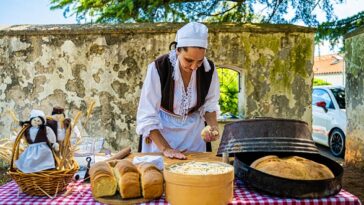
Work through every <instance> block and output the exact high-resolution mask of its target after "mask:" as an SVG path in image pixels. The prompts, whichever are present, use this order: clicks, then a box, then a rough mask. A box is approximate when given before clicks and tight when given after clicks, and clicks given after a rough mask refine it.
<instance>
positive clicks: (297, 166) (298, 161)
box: [250, 155, 335, 180]
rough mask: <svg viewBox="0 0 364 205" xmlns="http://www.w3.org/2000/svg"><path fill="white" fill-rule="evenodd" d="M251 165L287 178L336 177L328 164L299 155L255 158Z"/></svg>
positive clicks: (319, 178) (315, 178) (312, 178)
mask: <svg viewBox="0 0 364 205" xmlns="http://www.w3.org/2000/svg"><path fill="white" fill-rule="evenodd" d="M250 166H251V167H252V168H254V169H257V170H259V171H262V172H264V173H267V174H270V175H273V176H278V177H283V178H287V179H296V180H323V179H331V178H334V177H335V176H334V174H333V173H332V172H331V170H330V169H329V168H328V167H327V166H325V165H323V164H320V163H317V162H314V161H312V160H309V159H306V158H303V157H298V156H290V157H284V158H279V157H278V156H275V155H268V156H265V157H261V158H259V159H257V160H255V161H254V162H253V163H252V164H251V165H250Z"/></svg>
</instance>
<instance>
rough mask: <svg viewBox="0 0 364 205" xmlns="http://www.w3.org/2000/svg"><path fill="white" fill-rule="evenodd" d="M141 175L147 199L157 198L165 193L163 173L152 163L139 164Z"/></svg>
mask: <svg viewBox="0 0 364 205" xmlns="http://www.w3.org/2000/svg"><path fill="white" fill-rule="evenodd" d="M138 171H139V173H140V175H141V183H142V193H143V197H144V198H145V199H156V198H159V197H161V196H162V194H163V175H162V173H161V172H160V171H159V170H158V168H157V167H156V166H155V165H154V164H152V163H143V164H140V165H138Z"/></svg>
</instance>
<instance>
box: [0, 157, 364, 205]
mask: <svg viewBox="0 0 364 205" xmlns="http://www.w3.org/2000/svg"><path fill="white" fill-rule="evenodd" d="M144 155H161V153H132V154H130V155H129V156H128V157H127V159H130V160H131V159H133V157H135V156H144ZM186 156H187V160H185V161H191V160H194V161H200V160H201V161H221V158H220V157H217V156H215V154H214V153H206V152H205V153H186ZM177 161H178V160H176V159H169V158H164V164H165V165H169V164H172V163H175V162H177ZM69 186H73V187H74V192H73V193H72V195H69V196H57V197H56V198H54V199H49V198H48V197H31V196H27V195H25V194H23V193H22V194H19V196H18V186H17V185H16V183H15V182H14V181H12V182H9V183H7V184H5V185H3V186H1V187H0V205H1V204H54V205H56V204H57V205H58V204H65V205H86V204H87V205H93V204H101V203H99V202H97V201H95V200H94V199H93V197H92V194H91V188H90V184H87V183H82V181H81V180H80V181H78V182H75V183H71V184H70V185H69ZM162 204H163V205H164V204H168V202H167V201H166V200H165V198H164V197H162V198H161V199H159V200H154V201H151V202H148V203H145V205H162ZM230 204H234V205H361V202H360V200H359V199H358V197H356V196H354V195H352V194H350V193H348V192H347V191H345V190H341V191H340V193H338V194H337V195H336V196H332V197H328V198H320V199H302V200H299V199H290V198H279V197H272V196H269V195H264V194H260V193H258V192H257V191H255V190H254V189H252V188H251V187H249V186H247V185H246V184H244V182H242V181H240V180H235V183H234V198H233V201H232V202H231V203H230Z"/></svg>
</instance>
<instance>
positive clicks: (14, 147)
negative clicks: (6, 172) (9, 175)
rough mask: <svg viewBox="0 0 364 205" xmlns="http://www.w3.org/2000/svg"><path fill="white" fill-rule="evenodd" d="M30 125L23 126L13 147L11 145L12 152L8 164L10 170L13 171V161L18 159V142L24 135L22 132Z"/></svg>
mask: <svg viewBox="0 0 364 205" xmlns="http://www.w3.org/2000/svg"><path fill="white" fill-rule="evenodd" d="M29 126H30V125H28V124H26V125H24V126H23V128H22V129H21V130H20V132H19V134H18V136H16V139H15V142H14V145H13V152H12V154H11V162H10V170H13V169H14V161H15V160H16V159H18V157H19V145H20V140H21V138H22V137H23V135H24V132H25V130H26V129H27V128H29Z"/></svg>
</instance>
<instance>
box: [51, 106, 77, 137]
mask: <svg viewBox="0 0 364 205" xmlns="http://www.w3.org/2000/svg"><path fill="white" fill-rule="evenodd" d="M47 126H49V127H50V128H52V130H53V132H54V133H55V134H56V137H57V142H58V143H60V144H62V143H63V141H64V138H65V136H66V130H67V129H71V119H69V118H65V114H64V109H63V108H62V107H58V106H56V107H54V108H53V110H52V116H51V117H48V118H47ZM70 131H71V132H73V134H74V136H75V137H76V138H78V139H79V138H80V137H81V134H80V131H79V130H78V128H77V126H75V127H73V129H72V130H70Z"/></svg>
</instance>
